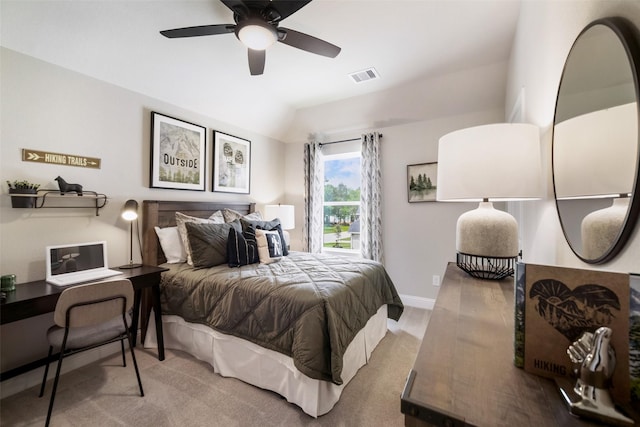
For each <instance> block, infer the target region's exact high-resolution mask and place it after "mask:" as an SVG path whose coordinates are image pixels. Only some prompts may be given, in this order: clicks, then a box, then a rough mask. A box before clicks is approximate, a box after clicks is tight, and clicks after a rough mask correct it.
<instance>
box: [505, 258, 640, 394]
mask: <svg viewBox="0 0 640 427" xmlns="http://www.w3.org/2000/svg"><path fill="white" fill-rule="evenodd" d="M514 282H515V284H514V286H515V289H514V295H515V310H514V316H515V325H514V326H515V331H514V333H515V335H514V364H515V365H516V366H519V367H522V368H524V370H525V371H527V372H530V373H532V374H536V375H540V376H543V377H549V378H555V377H573V376H574V366H573V363H572V361H571V359H570V357H569V355H568V354H567V349H568V348H569V346H570V345H571V344H572V343H573V342H575V341H577V340H578V339H579V338H580V336H581V335H582V334H583V333H584V332H585V331H588V332H595V330H596V329H598V328H599V327H601V326H607V327H609V328H611V329H612V332H613V334H612V337H611V341H610V344H611V346H612V347H613V349H614V351H615V356H616V366H615V369H614V372H613V377H612V385H611V387H610V390H611V394H612V397H613V398H614V399H615V400H616V401H618V402H621V403H622V402H624V403H626V402H629V401H630V399H631V389H630V384H631V378H630V351H629V348H630V323H631V322H630V316H631V312H632V310H631V305H632V303H633V299H632V298H631V294H632V291H631V287H630V275H629V274H624V273H614V272H607V271H596V270H584V269H577V268H567V267H554V266H545V265H535V264H524V263H517V264H516V274H515V276H514ZM638 296H640V293H638ZM637 301H639V302H640V299H638V300H637ZM636 316H637V318H636V320H637V326H636V327H637V329H638V333H637V335H638V341H637V344H638V346H637V348H638V349H640V311H638V312H637V315H636ZM633 356H634V358H637V364H636V365H635V366H637V368H636V370H637V372H636V373H638V374H640V352H634V354H633ZM638 377H640V375H638Z"/></svg>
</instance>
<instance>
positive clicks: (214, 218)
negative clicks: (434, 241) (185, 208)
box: [176, 211, 224, 265]
mask: <svg viewBox="0 0 640 427" xmlns="http://www.w3.org/2000/svg"><path fill="white" fill-rule="evenodd" d="M187 222H195V223H198V224H207V223H208V224H224V217H223V216H222V213H221V212H220V211H216V212H214V213H213V214H212V215H211V216H210V217H209V218H198V217H195V216H189V215H185V214H183V213H182V212H176V224H177V225H178V233H180V239H181V240H182V246H184V251H185V252H186V253H187V264H189V265H193V261H192V260H191V248H190V247H189V235H188V234H187V227H186V226H185V224H186V223H187Z"/></svg>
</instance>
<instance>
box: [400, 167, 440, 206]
mask: <svg viewBox="0 0 640 427" xmlns="http://www.w3.org/2000/svg"><path fill="white" fill-rule="evenodd" d="M437 178H438V162H432V163H419V164H415V165H408V166H407V199H408V201H409V203H416V202H435V201H436V189H437V182H436V180H437Z"/></svg>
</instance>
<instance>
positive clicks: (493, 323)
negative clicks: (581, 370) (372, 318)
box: [401, 263, 602, 427]
mask: <svg viewBox="0 0 640 427" xmlns="http://www.w3.org/2000/svg"><path fill="white" fill-rule="evenodd" d="M513 298H514V295H513V278H508V279H504V280H500V281H491V280H479V279H474V278H473V277H471V276H469V275H468V274H467V273H465V272H464V271H462V270H460V269H459V268H458V267H456V265H455V264H454V263H450V264H449V265H448V266H447V271H446V274H445V276H444V278H443V281H442V285H441V288H440V292H439V294H438V298H437V300H436V303H435V306H434V308H433V313H432V315H431V318H430V320H429V324H428V326H427V330H426V332H425V335H424V338H423V340H422V344H421V346H420V350H419V351H418V354H417V356H416V361H415V363H414V366H413V369H412V370H411V372H410V373H409V376H408V378H407V382H406V384H405V388H404V391H403V393H402V397H401V411H402V413H403V414H404V417H405V426H407V427H418V426H468V425H473V426H490V427H495V426H517V427H526V426H535V427H548V426H563V427H564V426H591V425H593V426H596V425H599V426H602V424H597V423H592V422H588V421H585V420H582V419H578V418H576V417H574V416H572V415H571V414H569V412H568V410H567V408H566V406H565V404H564V402H563V400H562V398H561V397H560V394H559V392H558V390H557V389H556V386H555V383H554V381H552V380H550V379H546V378H542V377H538V376H535V375H532V374H529V373H527V372H525V371H524V370H522V369H520V368H516V367H515V366H514V364H513V330H514V329H513V325H514V314H513V307H514V300H513Z"/></svg>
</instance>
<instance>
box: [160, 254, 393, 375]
mask: <svg viewBox="0 0 640 427" xmlns="http://www.w3.org/2000/svg"><path fill="white" fill-rule="evenodd" d="M164 266H167V267H170V268H171V271H169V272H165V273H163V274H162V283H161V289H162V311H163V313H165V314H175V315H179V316H181V317H182V318H184V319H185V320H186V321H189V322H194V323H202V324H205V325H208V326H210V327H212V328H213V329H216V330H218V331H220V332H223V333H226V334H230V335H234V336H236V337H240V338H243V339H246V340H248V341H251V342H254V343H256V344H258V345H260V346H262V347H265V348H268V349H271V350H275V351H278V352H280V353H283V354H286V355H288V356H291V357H292V358H293V361H294V364H295V366H296V368H298V370H299V371H300V372H302V373H303V374H305V375H307V376H309V377H311V378H315V379H319V380H325V381H332V382H334V383H335V384H342V379H341V373H342V358H343V355H344V352H345V350H346V348H347V346H348V345H349V343H350V342H351V340H352V339H353V338H354V336H355V335H356V334H357V333H358V331H359V330H360V329H362V328H363V327H364V326H365V324H366V323H367V320H369V318H370V317H371V316H372V315H373V314H375V313H376V311H377V310H378V309H379V308H380V307H381V306H382V305H384V304H388V317H389V318H391V319H394V320H398V319H399V318H400V315H401V314H402V310H403V305H402V301H401V300H400V298H399V296H398V293H397V292H396V289H395V287H394V285H393V283H392V282H391V279H390V278H389V276H388V275H387V272H386V271H385V269H384V267H383V266H382V265H381V264H379V263H376V262H373V261H369V260H363V259H355V258H346V257H336V256H327V255H323V254H309V253H305V252H291V253H290V255H289V256H287V257H283V259H282V260H281V261H279V262H276V263H273V264H268V265H263V264H253V265H247V266H244V267H240V268H229V267H227V266H226V265H223V266H217V267H213V268H206V269H194V268H192V267H189V266H188V265H187V264H164Z"/></svg>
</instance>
